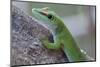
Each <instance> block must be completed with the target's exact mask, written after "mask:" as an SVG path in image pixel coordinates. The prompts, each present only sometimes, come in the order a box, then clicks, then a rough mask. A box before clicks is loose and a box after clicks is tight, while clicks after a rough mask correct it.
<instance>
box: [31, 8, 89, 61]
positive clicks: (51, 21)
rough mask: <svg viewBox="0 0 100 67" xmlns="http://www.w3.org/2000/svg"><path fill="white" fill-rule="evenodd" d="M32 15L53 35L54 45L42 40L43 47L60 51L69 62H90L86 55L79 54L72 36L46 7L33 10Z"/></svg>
mask: <svg viewBox="0 0 100 67" xmlns="http://www.w3.org/2000/svg"><path fill="white" fill-rule="evenodd" d="M32 13H33V15H34V16H35V18H36V19H38V20H41V21H43V24H45V25H46V26H47V28H48V29H49V30H50V31H51V32H52V34H53V37H54V43H51V42H49V40H48V39H45V40H43V44H44V46H45V47H47V48H48V49H62V50H63V51H64V53H65V54H66V56H67V57H68V60H69V62H75V61H88V60H90V59H89V58H88V57H87V56H86V54H84V53H83V52H81V49H80V48H79V47H78V45H77V43H76V41H75V40H74V38H73V36H72V34H71V33H70V31H69V30H68V28H67V27H66V26H65V24H64V22H63V21H62V19H61V18H60V17H59V16H58V15H57V14H56V13H55V12H54V11H52V10H50V9H49V8H48V7H46V8H33V9H32Z"/></svg>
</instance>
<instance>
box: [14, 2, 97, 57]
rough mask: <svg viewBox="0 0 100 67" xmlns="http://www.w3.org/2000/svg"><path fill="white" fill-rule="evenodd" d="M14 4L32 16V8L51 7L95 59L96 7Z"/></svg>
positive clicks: (82, 46)
mask: <svg viewBox="0 0 100 67" xmlns="http://www.w3.org/2000/svg"><path fill="white" fill-rule="evenodd" d="M12 4H13V5H15V6H17V7H19V8H20V9H21V10H23V11H24V12H26V13H27V14H29V15H30V16H32V8H43V7H50V8H51V9H52V10H53V11H55V12H56V13H57V14H58V15H59V16H61V18H62V19H63V21H64V23H65V25H66V26H67V27H68V28H69V30H70V32H71V33H72V35H73V36H74V38H75V40H76V41H77V43H78V45H79V47H80V48H82V49H83V50H84V51H86V52H87V54H88V55H89V56H91V57H93V58H95V49H96V44H95V42H96V41H95V33H96V32H95V6H82V5H70V4H54V3H39V2H17V1H13V2H12Z"/></svg>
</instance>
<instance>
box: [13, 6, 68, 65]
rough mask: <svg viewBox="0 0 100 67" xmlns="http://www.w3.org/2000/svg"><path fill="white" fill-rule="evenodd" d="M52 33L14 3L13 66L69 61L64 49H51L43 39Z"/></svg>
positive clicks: (49, 36) (50, 37) (50, 36)
mask: <svg viewBox="0 0 100 67" xmlns="http://www.w3.org/2000/svg"><path fill="white" fill-rule="evenodd" d="M44 37H48V38H49V39H50V40H51V41H53V40H52V34H51V33H50V32H49V30H47V29H46V28H45V27H43V26H42V25H40V24H39V22H38V21H36V19H34V17H31V16H28V15H26V14H25V13H24V12H23V11H21V10H20V9H19V8H17V7H15V6H13V5H12V9H11V66H14V65H31V64H32V65H34V64H50V63H62V62H67V58H66V57H65V55H64V53H63V51H61V50H49V49H47V48H46V47H44V46H43V44H42V42H41V39H42V38H44Z"/></svg>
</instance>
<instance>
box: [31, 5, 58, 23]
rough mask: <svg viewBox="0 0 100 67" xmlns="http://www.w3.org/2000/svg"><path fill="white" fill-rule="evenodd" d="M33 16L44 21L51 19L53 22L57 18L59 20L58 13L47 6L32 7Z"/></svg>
mask: <svg viewBox="0 0 100 67" xmlns="http://www.w3.org/2000/svg"><path fill="white" fill-rule="evenodd" d="M32 13H33V16H35V18H37V19H39V20H43V21H46V22H47V21H49V22H50V23H51V22H52V23H53V24H54V23H55V21H57V19H58V20H59V16H57V14H56V13H55V12H54V11H52V10H50V8H48V7H45V8H33V9H32Z"/></svg>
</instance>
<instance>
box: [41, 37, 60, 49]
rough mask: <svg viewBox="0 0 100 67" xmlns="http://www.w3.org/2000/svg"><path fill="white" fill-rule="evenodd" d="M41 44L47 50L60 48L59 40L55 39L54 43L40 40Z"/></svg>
mask: <svg viewBox="0 0 100 67" xmlns="http://www.w3.org/2000/svg"><path fill="white" fill-rule="evenodd" d="M42 42H43V45H44V46H45V47H46V48H48V49H59V48H60V47H61V44H60V40H59V38H57V39H55V41H54V43H51V42H49V40H48V39H45V40H42Z"/></svg>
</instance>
